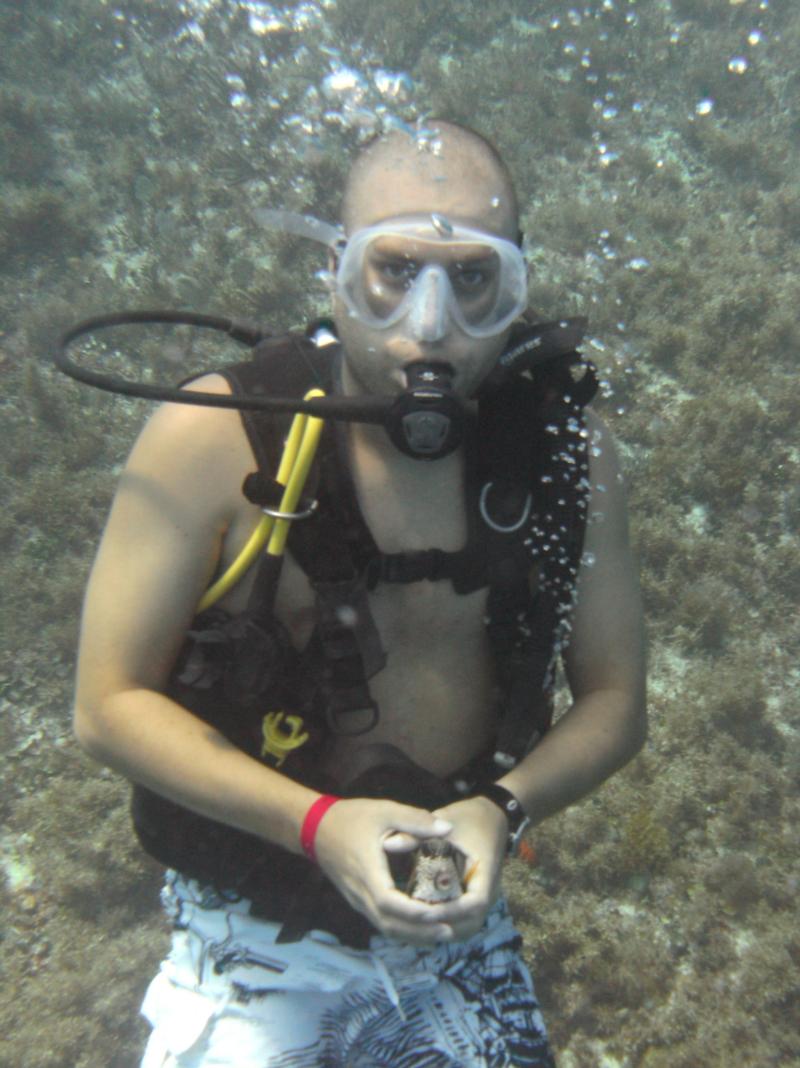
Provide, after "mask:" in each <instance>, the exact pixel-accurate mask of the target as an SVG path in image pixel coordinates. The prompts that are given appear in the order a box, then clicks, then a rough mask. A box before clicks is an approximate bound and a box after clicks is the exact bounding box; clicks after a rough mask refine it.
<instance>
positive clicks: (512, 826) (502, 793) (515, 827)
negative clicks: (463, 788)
mask: <svg viewBox="0 0 800 1068" xmlns="http://www.w3.org/2000/svg"><path fill="white" fill-rule="evenodd" d="M473 796H474V797H485V798H486V799H487V801H491V802H492V803H493V804H495V805H497V807H498V808H500V809H502V810H503V812H504V813H505V816H506V819H507V820H508V850H507V852H508V855H509V856H510V857H515V856H516V855H517V853H518V852H519V844H520V842H521V841H522V836H523V834H524V833H525V828H526V827H527V826H528V825H529V824H530V822H531V821H530V817H529V816H526V815H525V810H524V809H523V807H522V805H521V804H520V803H519V801H518V800H517V799H516V797H514V795H513V794H512V793H511V791H510V790H506V788H505V787H504V786H498V784H497V783H496V782H489V783H485V784H484V785H483V786H481V787H480V788H479V789H477V790H476V791H475V793H474V794H473Z"/></svg>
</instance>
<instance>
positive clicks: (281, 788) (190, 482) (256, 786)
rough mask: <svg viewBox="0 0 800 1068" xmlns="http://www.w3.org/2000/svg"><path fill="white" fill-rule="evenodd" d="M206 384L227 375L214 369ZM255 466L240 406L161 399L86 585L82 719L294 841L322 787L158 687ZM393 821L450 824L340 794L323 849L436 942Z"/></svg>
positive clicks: (368, 903) (271, 833)
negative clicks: (265, 758)
mask: <svg viewBox="0 0 800 1068" xmlns="http://www.w3.org/2000/svg"><path fill="white" fill-rule="evenodd" d="M202 386H203V388H209V387H210V388H219V389H225V388H226V387H225V385H224V383H222V381H221V380H219V379H217V380H216V381H213V380H212V382H211V383H209V382H208V381H206V382H203V383H202ZM253 466H254V461H253V458H252V454H251V453H250V450H249V447H248V445H247V442H246V437H245V435H244V432H243V430H242V427H241V423H240V420H239V416H238V414H237V413H236V412H228V411H223V410H214V409H197V408H191V407H183V406H180V405H166V406H164V407H163V408H162V409H160V410H159V411H158V412H157V413H156V414H155V416H154V417H153V418H152V419H151V421H150V423H149V424H148V426H147V427H146V428H145V430H144V432H143V433H142V435H141V437H140V439H139V441H138V443H137V444H136V446H135V448H134V450H133V452H132V454H131V457H130V460H129V462H128V465H127V467H126V469H125V472H124V473H123V476H122V479H121V482H120V486H119V490H118V493H117V496H116V499H115V501H114V505H113V508H112V511H111V515H110V517H109V521H108V525H107V527H106V531H105V533H104V536H103V540H102V543H101V546H100V550H99V552H98V555H97V559H96V561H95V565H94V569H93V571H92V576H91V579H90V583H89V587H88V591H87V596H86V602H85V607H84V616H83V623H82V628H81V641H80V654H79V664H78V685H77V696H76V707H75V731H76V734H77V736H78V739H79V740H80V742H81V744H82V745H83V746H84V748H85V749H86V750H87V751H88V752H89V753H90V754H91V755H92V756H93V757H95V759H97V760H99V761H101V762H102V763H105V764H107V765H109V766H110V767H112V768H114V769H115V770H117V771H119V772H120V773H121V774H123V775H124V776H126V777H127V778H129V779H131V780H133V781H135V782H139V783H141V784H143V785H145V786H147V787H149V788H150V789H152V790H154V791H155V792H157V793H159V794H161V795H163V796H165V797H168V798H170V799H171V800H173V801H176V802H177V803H179V804H181V805H183V806H184V807H186V808H189V809H191V810H193V811H195V812H199V813H201V814H202V815H205V816H208V817H211V818H212V819H215V820H218V821H221V822H223V823H227V824H229V825H231V826H233V827H236V828H238V829H240V830H243V831H247V832H249V833H252V834H255V835H258V836H260V837H262V838H265V839H268V840H270V841H272V842H274V843H276V844H278V845H281V846H283V847H284V848H286V849H288V850H291V851H293V852H295V853H299V852H300V828H301V826H302V823H303V819H304V817H305V814H306V812H307V811H308V809H309V807H310V805H311V804H312V802H313V801H314V800H315V799H316V798H317V797H318V796H319V795H318V794H317V793H316V792H315V791H313V790H310V789H308V788H306V787H304V786H301V785H300V784H298V783H296V782H294V781H292V780H291V779H289V778H288V777H286V776H284V775H282V774H280V773H279V772H276V771H273V770H272V769H271V768H269V767H266V766H265V765H263V764H261V763H260V762H259V761H258V760H255V759H253V758H251V757H250V756H248V755H247V754H246V753H244V752H242V751H241V750H239V749H237V748H236V747H235V746H233V745H232V744H231V743H230V742H229V741H228V740H227V739H226V738H225V737H224V736H223V735H222V734H220V733H219V732H218V731H217V730H215V729H214V728H212V727H211V726H209V725H208V724H207V723H204V722H203V721H202V720H200V719H199V718H198V717H196V716H194V715H193V714H192V713H191V712H190V711H188V710H187V709H185V708H183V707H181V706H180V705H178V704H176V703H175V702H174V701H172V700H170V699H169V698H168V697H166V696H165V695H164V693H163V692H162V691H163V689H164V687H165V684H166V682H167V679H168V677H169V674H170V671H171V669H172V666H173V663H174V661H175V657H176V656H177V653H178V651H179V649H180V646H181V644H182V642H183V639H184V636H185V634H186V631H187V629H188V627H189V625H190V623H191V620H192V618H193V616H194V614H195V606H196V605H197V602H198V600H199V598H200V596H201V594H202V592H203V590H204V589H205V587H206V585H207V584H208V581H209V579H210V577H211V576H212V574H213V571H214V569H215V566H216V563H217V560H218V558H219V555H220V551H221V546H222V544H223V540H224V537H225V533H226V530H227V529H228V527H229V526H230V524H231V522H232V521H233V519H234V516H235V515H237V514H238V515H239V516H241V509H242V508H243V507H247V505H243V502H242V499H241V495H240V494H241V484H242V479H243V477H244V475H245V474H246V473H247V472H248V471H249V470H252V468H253ZM257 516H258V511H257V510H255V514H254V519H255V518H257ZM396 829H397V830H404V831H407V832H408V833H410V834H412V835H416V836H418V837H424V836H426V835H431V834H441V833H443V832H442V828H441V827H440V826H439V825H438V824H437V823H436V821H435V819H434V817H433V816H431V815H430V814H429V813H428V812H425V811H423V810H419V809H414V808H411V807H409V806H402V805H395V804H394V803H392V802H383V801H377V802H372V801H371V802H364V801H355V800H354V801H341V802H339V804H338V805H335V806H334V808H333V809H331V810H330V813H329V814H327V815H326V816H325V818H324V820H323V822H322V824H321V826H320V831H319V834H318V837H317V854H318V856H319V858H320V863H321V864H322V865H323V867H324V868H325V870H326V872H327V873H328V875H329V876H330V877H331V879H332V880H333V881H334V882H335V883H336V884H337V886H338V887H339V889H340V890H341V892H342V893H343V894H344V895H345V896H346V897H347V898H348V900H350V902H351V904H353V905H354V906H355V907H356V908H358V909H360V910H361V911H363V912H365V913H366V914H367V915H369V917H370V919H372V921H373V922H374V923H375V924H376V925H377V926H379V927H381V928H382V929H383V930H384V931H385V932H386V933H389V934H395V935H396V936H398V937H405V938H409V939H412V940H416V941H422V942H430V941H433V940H434V939H435V938H436V937H440V936H441V934H442V932H441V930H440V928H439V927H437V926H435V925H434V922H435V921H437V920H438V915H437V914H436V912H435V911H433V910H432V908H431V907H430V906H427V905H423V904H422V903H421V902H418V901H412V900H411V899H410V898H408V897H407V896H406V895H405V894H402V893H400V892H399V891H397V890H396V889H395V888H394V884H393V882H392V880H391V876H390V873H389V869H388V865H387V863H386V859H385V855H384V852H383V841H384V839H385V837H386V836H387V835H388V834H389V833H390V832H391V831H392V830H396ZM421 924H422V927H420V925H421Z"/></svg>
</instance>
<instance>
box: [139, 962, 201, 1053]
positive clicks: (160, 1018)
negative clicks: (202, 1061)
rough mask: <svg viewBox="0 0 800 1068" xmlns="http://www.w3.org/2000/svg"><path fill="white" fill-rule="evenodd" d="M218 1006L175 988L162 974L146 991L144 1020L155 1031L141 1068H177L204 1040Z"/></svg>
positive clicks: (187, 991)
mask: <svg viewBox="0 0 800 1068" xmlns="http://www.w3.org/2000/svg"><path fill="white" fill-rule="evenodd" d="M217 1008H218V1005H215V1004H214V1002H213V1001H212V1000H211V999H210V998H207V997H204V996H203V995H202V994H198V993H196V992H195V991H194V990H187V989H186V988H185V987H180V986H176V985H175V984H174V983H173V982H171V981H170V980H169V979H168V978H167V976H166V975H164V974H163V972H160V973H159V974H158V975H157V976H156V977H155V979H153V981H152V982H151V984H150V986H149V987H148V988H147V993H146V994H145V997H144V1001H143V1002H142V1009H141V1012H142V1016H144V1018H145V1019H146V1020H147V1022H148V1023H149V1024H150V1026H151V1027H152V1028H153V1030H152V1033H151V1035H150V1039H149V1041H148V1043H147V1047H146V1049H145V1053H144V1058H143V1060H142V1063H141V1068H178V1066H179V1065H180V1061H179V1060H178V1058H179V1057H180V1056H181V1055H182V1054H184V1053H186V1052H188V1051H189V1050H190V1049H191V1048H192V1046H194V1045H195V1044H196V1043H197V1042H198V1041H199V1040H200V1038H201V1037H202V1035H203V1032H204V1031H205V1030H206V1028H207V1027H208V1023H209V1020H210V1019H211V1017H212V1015H213V1014H214V1012H215V1009H217Z"/></svg>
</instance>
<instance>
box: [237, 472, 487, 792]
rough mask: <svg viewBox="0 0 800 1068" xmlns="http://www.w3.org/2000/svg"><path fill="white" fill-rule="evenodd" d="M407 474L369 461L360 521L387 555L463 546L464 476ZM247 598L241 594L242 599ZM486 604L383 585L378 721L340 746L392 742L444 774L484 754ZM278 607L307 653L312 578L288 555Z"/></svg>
mask: <svg viewBox="0 0 800 1068" xmlns="http://www.w3.org/2000/svg"><path fill="white" fill-rule="evenodd" d="M407 474H408V477H407V479H406V480H404V479H403V477H402V472H401V475H400V477H397V476H395V477H392V478H389V477H388V473H387V472H386V471H385V470H382V469H381V467H380V465H379V464H370V463H366V464H362V465H361V466H360V469H359V471H358V474H357V476H356V477H355V478H354V482H355V486H356V491H357V497H358V502H359V505H360V507H361V511H362V514H363V516H364V519H365V521H366V523H367V525H368V527H369V529H370V532H371V533H372V536H373V538H374V539H375V541H376V542H377V545H378V547H379V549H380V550H381V551H382V552H384V553H397V552H409V551H417V550H424V549H429V548H439V549H442V550H444V551H447V552H453V551H456V550H458V549H460V548H462V547H463V545H464V543H465V540H466V520H465V514H464V498H463V490H462V479H461V472H460V470H459V469H458V468H457V467H452V468H451V469H450V470H449V471H441V472H436V475H437V477H436V478H427V479H423V480H422V481H421V482H420V481H417V482H414V479H415V476H416V475H417V472H415V471H413V470H411V471H409V472H408V473H407ZM424 474H429V472H425V473H424ZM430 474H433V473H432V472H430ZM243 526H245V527H246V524H243ZM231 534H232V535H233V531H231ZM243 536H244V534H243V532H242V533H241V534H239V535H238V536H237V537H235V539H234V540H237V541H238V540H239V538H240V537H243ZM320 551H323V552H324V551H325V549H324V546H320ZM243 586H244V584H243ZM244 593H245V590H244V588H242V589H240V590H239V591H238V594H237V599H242V598H244ZM485 599H486V591H485V590H478V591H476V592H475V593H472V594H467V595H460V594H456V593H455V591H454V590H453V587H452V584H451V583H450V582H449V581H447V580H442V581H437V582H429V581H426V580H423V581H421V582H415V583H410V584H392V583H381V584H380V585H378V586H377V587H376V589H375V590H373V591H371V592H370V593H369V595H368V603H369V610H370V612H371V615H372V617H373V620H374V622H375V625H376V627H377V630H378V633H379V635H380V639H381V643H382V645H383V648H384V650H385V652H386V665H385V667H384V668H383V670H381V671H380V672H379V673H378V674H377V675H376V676H374V677H373V678H372V679H371V680H370V684H369V685H370V692H371V694H372V696H373V698H374V699H375V700H376V701H377V703H378V706H379V708H380V719H379V722H378V725H377V726H376V728H375V729H374V730H373V731H371V732H370V733H369V735H367V736H363V738H362V739H361V740H359V741H354V740H351V741H349V742H347V743H344V742H343V743H341V744H343V745H358V744H364V743H373V742H382V743H388V744H393V745H396V746H398V747H399V748H401V749H403V751H404V752H406V753H407V754H408V755H409V756H411V757H412V758H413V759H415V760H416V761H417V762H418V763H420V764H422V765H423V766H424V767H427V768H429V769H430V770H432V771H435V772H437V773H439V774H445V773H447V772H449V771H452V770H455V769H456V768H457V767H459V766H461V765H462V764H464V763H465V762H466V761H467V760H469V759H470V757H472V756H473V755H475V754H476V753H477V752H479V751H480V750H481V749H482V748H484V746H485V745H486V744H487V742H488V739H489V736H490V733H491V729H492V724H493V720H492V699H491V695H492V669H491V661H490V657H489V652H488V646H487V641H486V635H485V627H484V623H483V615H484V608H485ZM243 606H244V605H243V603H242V604H241V607H243ZM228 607H230V608H231V610H236V609H235V608H234V606H233V605H230V606H228ZM275 609H276V615H277V616H278V618H279V619H280V620H281V622H282V623H283V624H284V625H285V626H286V627H287V629H288V630H289V633H290V634H291V636H292V641H293V644H295V646H296V647H297V648H302V647H303V646H304V645H305V644H306V642H307V641H308V639H309V637H310V635H311V631H312V629H313V626H314V622H315V618H316V612H315V598H314V593H313V590H312V588H311V586H310V583H309V581H308V579H307V577H306V575H305V574H304V573H303V571H302V570H301V569H300V568H299V566H298V565H297V564H296V563H295V561H294V560H293V559H292V558H291V556H290V555H288V554H287V556H286V558H285V560H284V565H283V570H282V574H281V580H280V584H279V588H278V595H277V600H276V606H275Z"/></svg>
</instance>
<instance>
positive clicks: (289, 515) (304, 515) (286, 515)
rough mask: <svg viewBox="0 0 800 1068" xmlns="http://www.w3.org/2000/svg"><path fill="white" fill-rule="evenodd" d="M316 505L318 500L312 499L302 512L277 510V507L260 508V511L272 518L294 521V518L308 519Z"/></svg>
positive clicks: (317, 505)
mask: <svg viewBox="0 0 800 1068" xmlns="http://www.w3.org/2000/svg"><path fill="white" fill-rule="evenodd" d="M318 507H319V501H312V502H311V504H310V505H309V506H308V508H306V509H305V511H303V512H279V511H278V509H277V508H262V509H261V511H262V512H263V513H264V515H268V516H272V518H273V519H288V520H289V521H294V520H295V519H310V518H311V516H312V515H313V514H314V512H316V510H317V508H318Z"/></svg>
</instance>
